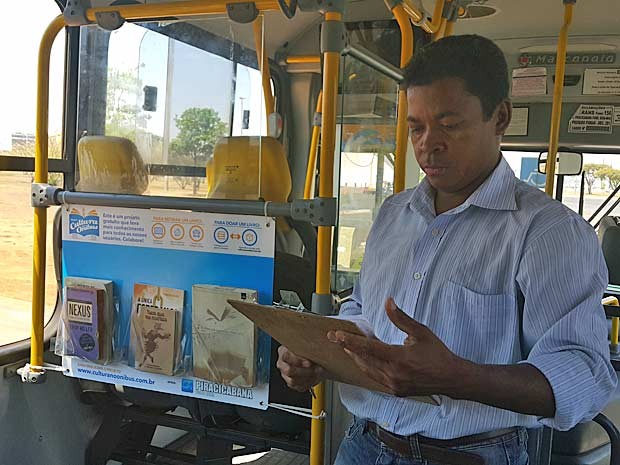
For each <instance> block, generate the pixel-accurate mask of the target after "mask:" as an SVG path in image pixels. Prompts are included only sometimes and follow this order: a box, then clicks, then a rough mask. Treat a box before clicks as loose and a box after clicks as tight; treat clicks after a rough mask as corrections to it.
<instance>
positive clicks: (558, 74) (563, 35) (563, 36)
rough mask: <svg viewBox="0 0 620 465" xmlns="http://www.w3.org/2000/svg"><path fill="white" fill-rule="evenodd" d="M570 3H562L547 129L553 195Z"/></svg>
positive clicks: (549, 185)
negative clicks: (562, 22) (562, 20)
mask: <svg viewBox="0 0 620 465" xmlns="http://www.w3.org/2000/svg"><path fill="white" fill-rule="evenodd" d="M573 6H574V4H572V3H565V4H564V24H563V25H562V29H560V37H559V39H558V51H557V56H556V63H555V86H554V88H553V107H552V110H551V130H550V131H549V152H548V154H547V163H546V165H545V166H546V181H545V192H546V193H547V195H550V196H553V183H554V181H555V160H556V157H557V155H558V143H559V139H560V122H561V118H562V95H563V92H564V69H565V67H566V45H567V43H568V28H569V26H570V23H571V21H572V19H573Z"/></svg>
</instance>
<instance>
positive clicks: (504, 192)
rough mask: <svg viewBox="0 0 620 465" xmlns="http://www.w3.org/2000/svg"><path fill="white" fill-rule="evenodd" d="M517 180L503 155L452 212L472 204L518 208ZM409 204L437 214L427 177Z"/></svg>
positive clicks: (423, 211) (420, 209)
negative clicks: (480, 182)
mask: <svg viewBox="0 0 620 465" xmlns="http://www.w3.org/2000/svg"><path fill="white" fill-rule="evenodd" d="M515 180H516V178H515V176H514V173H513V172H512V168H510V165H509V164H508V162H507V161H506V160H505V159H504V157H503V156H502V157H501V159H500V161H499V163H498V165H497V166H496V167H495V169H494V170H493V171H492V172H491V174H490V175H489V177H487V178H486V179H485V180H484V182H483V183H482V184H480V186H478V188H477V189H476V190H475V191H474V193H473V194H471V195H470V196H469V198H468V199H467V200H466V201H465V202H463V204H461V205H459V206H458V207H457V208H455V209H453V210H451V213H459V212H461V211H463V210H465V209H466V208H468V207H469V206H470V205H474V206H476V207H480V208H485V209H488V210H516V209H517V202H516V200H515V187H516V182H515ZM409 206H410V208H413V209H415V210H418V211H419V212H420V213H431V214H432V215H435V191H434V189H433V188H432V187H431V185H430V183H429V182H428V180H427V179H426V178H424V179H423V180H422V182H421V183H420V184H419V185H418V187H417V188H416V189H414V190H413V192H412V194H411V199H410V201H409Z"/></svg>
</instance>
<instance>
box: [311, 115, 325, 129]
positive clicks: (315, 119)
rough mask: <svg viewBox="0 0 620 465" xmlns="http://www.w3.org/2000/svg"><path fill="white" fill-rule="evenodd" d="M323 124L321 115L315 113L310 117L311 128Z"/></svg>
mask: <svg viewBox="0 0 620 465" xmlns="http://www.w3.org/2000/svg"><path fill="white" fill-rule="evenodd" d="M322 124H323V113H321V112H318V111H317V112H315V113H314V116H313V117H312V126H319V127H320V126H321V125H322Z"/></svg>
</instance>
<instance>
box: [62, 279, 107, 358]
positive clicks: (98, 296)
mask: <svg viewBox="0 0 620 465" xmlns="http://www.w3.org/2000/svg"><path fill="white" fill-rule="evenodd" d="M105 306H106V303H105V291H104V290H102V289H93V288H87V287H79V286H72V287H67V288H66V291H65V311H66V321H67V326H68V336H69V341H70V346H71V347H72V351H71V352H72V355H76V356H78V357H82V358H85V359H88V360H91V361H100V360H101V359H102V352H103V348H104V346H105V341H104V340H103V334H104V332H105V317H104V313H105Z"/></svg>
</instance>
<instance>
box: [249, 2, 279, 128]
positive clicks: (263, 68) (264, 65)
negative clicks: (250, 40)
mask: <svg viewBox="0 0 620 465" xmlns="http://www.w3.org/2000/svg"><path fill="white" fill-rule="evenodd" d="M252 30H253V32H254V46H255V47H256V60H257V61H258V67H259V69H260V74H261V78H262V84H263V96H264V98H265V111H266V113H267V118H269V115H270V114H272V113H273V112H274V111H275V102H274V98H273V93H272V91H271V72H270V71H269V54H267V53H266V51H265V48H266V47H265V46H264V45H265V44H264V33H263V15H262V14H260V15H258V17H257V18H256V19H255V20H254V22H253V23H252Z"/></svg>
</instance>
